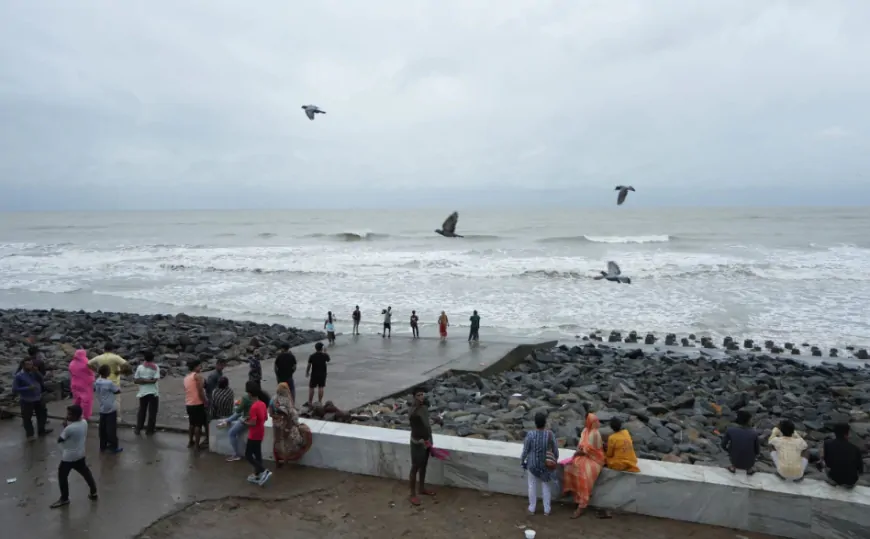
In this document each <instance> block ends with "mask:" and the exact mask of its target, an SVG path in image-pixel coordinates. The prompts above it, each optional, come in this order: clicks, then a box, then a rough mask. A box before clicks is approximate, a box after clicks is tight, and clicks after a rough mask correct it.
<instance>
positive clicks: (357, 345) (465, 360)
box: [48, 335, 555, 430]
mask: <svg viewBox="0 0 870 539" xmlns="http://www.w3.org/2000/svg"><path fill="white" fill-rule="evenodd" d="M554 344H555V343H554V342H541V343H533V342H529V341H523V340H509V339H504V340H501V341H499V342H479V343H473V344H469V343H468V342H466V341H465V340H464V339H460V338H453V339H448V340H447V341H441V340H440V339H438V338H432V337H423V338H420V339H412V338H410V337H408V336H401V337H400V336H396V337H393V338H391V339H384V338H381V337H372V336H365V335H363V336H349V335H339V336H338V340H337V344H336V346H334V347H330V348H329V349H328V350H327V352H328V353H329V355H330V357H331V361H330V364H329V377H328V378H327V382H326V396H325V398H326V399H328V400H332V401H333V402H335V404H336V405H337V406H338V407H339V408H342V409H344V410H352V409H354V408H357V407H359V406H362V405H364V404H368V403H370V402H374V401H377V400H380V399H382V398H385V397H388V396H390V395H393V394H396V393H397V392H401V391H405V390H410V389H411V388H412V387H414V386H415V385H417V384H420V383H422V382H425V381H426V380H429V379H430V378H432V377H435V376H438V375H440V374H442V373H444V372H447V371H448V370H451V369H452V370H458V371H468V372H482V373H489V372H493V371H499V370H505V369H508V368H511V367H513V366H514V365H515V364H516V363H517V362H519V361H521V360H522V359H523V358H525V356H526V355H528V354H529V353H530V352H531V351H532V350H534V349H536V348H541V347H548V346H552V345H554ZM292 352H293V354H294V355H295V356H296V360H297V361H298V367H297V370H296V376H295V381H296V388H297V400H299V401H300V404H301V402H304V401H305V400H307V398H308V387H307V386H308V381H307V379H306V378H305V366H306V365H307V363H308V356H310V355H311V354H312V353H314V344H306V345H303V346H298V347H296V348H293V349H292ZM262 367H263V375H264V378H265V380H264V381H265V384H264V388H265V389H266V390H267V391H269V392H270V393H273V392H274V388H275V374H274V358H265V359H264V360H263V362H262ZM225 373H226V376H227V377H228V378H229V380H230V387H232V388H233V390H234V391H235V393H236V397H237V398H238V396H240V395H241V393H242V392H243V391H244V388H245V382H246V381H247V380H248V366H247V364H241V365H235V366H233V367H229V368H227V370H226V371H225ZM69 404H70V402H69V401H55V402H51V403H49V404H48V410H49V414H50V415H51V416H53V417H64V416H65V415H66V407H67V406H68V405H69ZM138 406H139V403H138V399H137V398H136V388H134V387H129V388H126V389H125V390H124V392H123V393H122V395H121V416H120V420H121V421H122V423H125V424H129V425H133V424H135V421H136V410H137V409H138ZM158 425H160V426H161V427H162V428H169V429H185V430H186V429H187V415H186V413H185V406H184V391H183V385H182V379H181V378H169V377H167V378H164V379H163V380H161V382H160V411H159V415H158Z"/></svg>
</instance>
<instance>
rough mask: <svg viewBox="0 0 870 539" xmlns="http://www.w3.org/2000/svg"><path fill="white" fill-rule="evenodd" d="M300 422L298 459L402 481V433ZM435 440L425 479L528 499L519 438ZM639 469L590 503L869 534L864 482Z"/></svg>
mask: <svg viewBox="0 0 870 539" xmlns="http://www.w3.org/2000/svg"><path fill="white" fill-rule="evenodd" d="M304 421H305V423H306V424H308V425H309V427H311V430H312V432H313V434H314V445H313V446H312V448H311V450H310V451H309V452H308V453H307V454H306V455H305V457H304V458H303V459H302V461H301V464H303V465H305V466H313V467H316V468H327V469H333V470H340V471H344V472H350V473H358V474H364V475H374V476H378V477H387V478H392V479H399V480H406V479H407V477H408V474H409V473H410V468H411V462H410V450H409V445H408V443H409V442H408V437H409V433H408V432H407V431H400V430H392V429H383V428H376V427H364V426H360V425H346V424H341V423H327V422H323V421H314V420H304ZM267 425H268V426H271V425H270V424H267ZM211 436H212V439H211V444H210V445H211V449H212V451H216V452H218V453H222V454H228V453H229V452H230V447H229V442H228V437H227V433H226V430H222V429H217V428H216V426H215V425H214V424H213V425H212V428H211ZM434 443H435V446H436V447H441V448H443V449H447V450H449V451H450V452H451V457H450V459H448V460H447V461H443V462H441V461H438V460H435V459H431V460H430V464H429V469H428V473H427V475H426V479H427V482H429V483H432V484H434V485H446V486H452V487H459V488H470V489H475V490H482V491H489V492H499V493H503V494H512V495H516V496H526V479H525V476H524V475H523V474H524V472H523V470H522V468H521V467H520V462H519V457H520V454H521V452H522V445H520V444H516V443H509V442H496V441H489V440H477V439H471V438H458V437H454V436H441V435H437V434H436V435H435V439H434ZM263 447H264V450H263V453H264V457H266V458H269V459H271V458H272V456H271V453H272V451H271V447H272V429H271V428H267V429H266V439H265V440H264V445H263ZM565 456H567V455H562V456H561V457H562V458H564V457H565ZM640 468H641V472H640V473H636V474H630V473H620V472H614V471H612V470H607V469H605V470H604V471H603V472H602V474H601V476H600V478H599V479H598V482H597V483H596V486H595V490H594V493H593V498H592V505H593V506H595V507H600V508H608V509H615V510H618V511H623V512H629V513H639V514H643V515H650V516H655V517H663V518H670V519H675V520H684V521H688V522H698V523H702V524H713V525H717V526H726V527H729V528H736V529H739V530H747V531H755V532H762V533H770V534H773V535H781V536H784V537H790V538H793V539H858V538H863V539H866V538H867V537H870V488H866V487H857V488H855V489H854V490H851V491H847V490H843V489H837V488H833V487H831V486H829V485H827V484H825V483H822V482H819V481H813V480H809V479H808V480H805V481H802V482H800V483H786V482H785V481H782V480H781V479H779V478H778V477H776V476H773V475H769V474H762V473H757V474H755V475H753V476H751V477H747V476H746V475H745V474H742V473H738V474H737V475H734V474H731V473H729V472H728V471H727V470H724V469H721V468H709V467H702V466H692V465H688V464H673V463H666V462H657V461H648V460H642V461H641V462H640Z"/></svg>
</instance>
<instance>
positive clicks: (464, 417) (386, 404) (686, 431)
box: [356, 343, 870, 474]
mask: <svg viewBox="0 0 870 539" xmlns="http://www.w3.org/2000/svg"><path fill="white" fill-rule="evenodd" d="M729 354H731V355H728V356H726V355H725V353H720V354H719V357H718V358H716V359H714V358H713V357H712V356H710V355H709V354H708V353H707V352H706V351H701V350H696V351H692V352H681V351H674V350H669V351H666V352H654V351H653V352H645V351H643V350H641V349H630V348H626V347H624V346H623V347H619V348H614V347H610V346H608V345H605V344H600V345H597V346H596V345H594V344H592V343H588V344H586V345H584V346H575V347H573V348H570V349H569V348H568V347H566V346H560V347H558V348H554V349H552V350H541V351H537V352H536V353H534V354H532V355H530V356H529V357H527V358H526V360H525V362H524V363H522V364H521V365H519V366H518V367H516V368H515V369H513V370H511V371H507V372H504V373H501V374H498V375H495V376H491V377H480V376H478V375H476V374H468V373H466V374H448V375H446V376H444V377H442V378H439V379H436V380H433V381H432V383H431V384H430V387H431V389H430V393H429V399H430V405H431V409H432V410H433V411H435V412H438V413H439V414H441V415H442V418H443V421H444V425H443V427H436V432H441V433H444V434H449V435H455V436H467V437H472V438H482V439H490V440H502V441H521V440H522V439H523V437H524V435H525V432H526V431H527V430H529V429H532V428H534V422H533V420H534V417H535V414H537V413H538V412H546V413H547V414H548V415H549V422H550V425H551V427H552V428H553V430H554V431H555V433H556V435H557V437H558V438H559V440H560V442H561V443H562V444H564V446H567V447H572V448H573V447H575V446H576V444H577V442H578V437H579V434H580V432H581V431H582V428H583V425H584V418H585V415H586V412H587V411H594V412H595V413H596V414H597V415H598V417H599V419H600V420H601V422H602V434H604V435H608V434H609V433H610V430H609V428H608V427H607V422H608V421H609V420H610V418H612V417H614V416H618V417H620V418H621V419H622V420H623V421H624V424H625V426H626V427H627V428H628V430H629V431H630V432H631V434H632V437H633V439H634V444H635V449H636V451H637V453H638V456H639V457H640V458H645V459H660V460H666V461H670V462H683V463H692V464H702V465H717V466H724V465H727V463H728V457H727V454H726V453H725V452H724V450H723V449H722V448H721V446H720V441H721V434H720V433H722V432H724V430H725V429H726V428H727V427H728V426H729V425H731V424H732V423H733V421H734V419H735V416H736V412H737V411H738V410H746V411H748V412H751V413H752V414H753V425H754V426H755V428H756V429H757V430H758V431H759V433H760V434H761V436H762V439H763V440H764V441H766V439H767V437H768V436H769V435H770V431H771V430H772V429H773V427H774V426H775V425H776V424H777V423H778V422H779V421H780V420H781V419H783V418H788V419H791V420H792V421H794V422H795V425H796V427H797V429H798V431H799V432H801V433H802V434H803V435H804V437H805V438H806V440H807V442H808V443H809V444H810V447H811V457H812V460H817V459H818V451H819V448H820V445H821V441H822V440H824V439H825V438H827V437H829V436H830V435H831V429H832V428H833V426H834V425H835V424H836V423H840V422H849V423H850V424H851V426H852V441H853V442H854V443H856V444H857V445H859V446H860V447H861V448H862V450H864V451H866V450H867V444H868V442H870V369H859V370H856V369H849V368H846V367H844V366H842V365H823V366H809V365H807V364H804V363H801V362H799V361H796V360H792V359H778V358H775V357H773V356H771V355H769V354H765V353H754V352H745V351H742V352H734V353H729ZM407 412H408V410H407V401H406V400H405V399H402V398H396V399H386V400H384V401H382V402H380V403H378V404H375V405H370V406H367V407H365V408H363V409H360V410H357V411H356V417H357V419H358V422H361V423H363V424H368V425H377V426H386V427H390V428H402V429H406V428H408V420H407ZM360 415H365V416H368V417H367V418H366V419H363V420H359V416H360ZM868 464H870V459H868ZM759 468H760V469H761V470H762V471H772V463H771V461H770V458H769V454H768V452H767V450H765V452H764V456H763V457H762V462H761V463H760V465H759ZM808 473H809V474H818V473H819V472H817V471H815V468H814V467H813V466H811V467H810V470H809V472H808Z"/></svg>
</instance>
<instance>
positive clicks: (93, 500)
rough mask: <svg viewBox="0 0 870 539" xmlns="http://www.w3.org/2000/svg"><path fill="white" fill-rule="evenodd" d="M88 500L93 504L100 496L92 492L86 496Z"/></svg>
mask: <svg viewBox="0 0 870 539" xmlns="http://www.w3.org/2000/svg"><path fill="white" fill-rule="evenodd" d="M88 499H89V500H91V501H92V502H95V501H97V500H99V499H100V496H99V495H98V494H97V493H96V492H92V493H90V494H88Z"/></svg>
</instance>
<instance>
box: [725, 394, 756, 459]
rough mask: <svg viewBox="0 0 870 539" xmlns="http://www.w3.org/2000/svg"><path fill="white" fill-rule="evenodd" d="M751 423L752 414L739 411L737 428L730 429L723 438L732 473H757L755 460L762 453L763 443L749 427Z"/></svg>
mask: <svg viewBox="0 0 870 539" xmlns="http://www.w3.org/2000/svg"><path fill="white" fill-rule="evenodd" d="M750 421H752V414H750V413H749V412H747V411H746V410H738V411H737V426H733V427H728V430H726V431H725V435H724V436H723V437H722V449H724V450H725V451H727V452H728V456H729V457H730V459H731V466H728V471H729V472H731V473H736V472H737V470H745V471H746V475H752V474H754V473H755V459H757V458H758V455H759V454H760V453H761V442H760V441H759V439H758V433H757V432H755V429H753V428H752V427H751V426H750V425H749V422H750Z"/></svg>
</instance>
